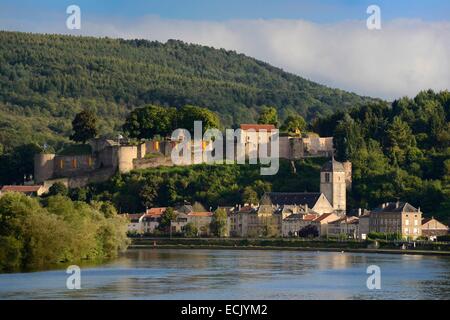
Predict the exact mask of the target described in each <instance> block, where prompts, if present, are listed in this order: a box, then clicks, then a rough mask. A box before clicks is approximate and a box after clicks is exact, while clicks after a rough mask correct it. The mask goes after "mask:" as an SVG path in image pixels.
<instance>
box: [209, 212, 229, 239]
mask: <svg viewBox="0 0 450 320" xmlns="http://www.w3.org/2000/svg"><path fill="white" fill-rule="evenodd" d="M211 230H212V233H213V235H215V236H217V237H225V236H226V235H227V234H228V230H227V212H226V211H225V210H224V209H221V208H220V209H217V210H216V211H214V214H213V217H212V221H211Z"/></svg>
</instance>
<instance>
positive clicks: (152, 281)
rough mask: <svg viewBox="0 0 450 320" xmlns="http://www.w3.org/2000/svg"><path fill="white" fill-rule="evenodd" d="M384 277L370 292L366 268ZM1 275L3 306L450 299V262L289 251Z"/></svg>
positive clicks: (204, 253)
mask: <svg viewBox="0 0 450 320" xmlns="http://www.w3.org/2000/svg"><path fill="white" fill-rule="evenodd" d="M370 265H376V266H378V267H380V271H381V289H373V290H369V289H368V288H367V285H366V281H367V278H368V277H369V276H370V275H368V274H367V273H366V271H367V267H368V266H370ZM65 271H66V270H65V269H63V270H50V271H42V272H29V273H11V274H0V299H258V300H259V299H390V300H391V299H448V298H450V257H442V256H421V255H400V254H372V253H341V252H301V251H282V250H205V249H151V248H150V249H129V250H128V251H126V252H125V253H123V254H121V256H120V257H119V258H117V259H115V260H113V261H110V262H108V263H105V264H102V265H95V266H85V267H82V268H81V289H79V290H69V289H67V287H66V280H67V277H68V276H69V275H68V274H66V272H65Z"/></svg>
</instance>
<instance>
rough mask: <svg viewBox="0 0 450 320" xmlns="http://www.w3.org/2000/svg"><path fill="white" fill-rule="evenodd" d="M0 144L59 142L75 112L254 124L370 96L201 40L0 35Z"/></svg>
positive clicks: (110, 129) (108, 119)
mask: <svg viewBox="0 0 450 320" xmlns="http://www.w3.org/2000/svg"><path fill="white" fill-rule="evenodd" d="M0 42H1V44H2V45H1V46H0V128H1V129H2V130H1V131H0V147H1V146H2V145H3V146H4V147H6V148H9V147H13V146H18V145H21V144H23V143H28V142H35V143H38V144H40V145H43V144H44V143H47V144H48V145H50V146H53V147H55V149H59V148H61V145H62V143H63V142H64V141H67V137H68V136H69V135H70V131H71V125H70V121H71V120H72V119H73V117H74V115H75V114H76V113H77V112H79V111H80V110H81V109H83V108H89V109H91V110H92V111H94V112H95V113H96V114H97V115H98V118H99V119H100V132H101V133H102V134H103V135H111V134H112V133H114V132H117V131H119V130H120V127H121V125H122V123H123V120H124V117H125V116H126V114H128V113H129V111H130V110H132V109H133V108H135V107H139V106H142V105H145V104H150V103H153V104H160V105H163V106H174V107H180V106H183V105H185V104H193V105H198V106H202V107H207V108H209V109H210V110H213V111H215V112H216V113H217V114H218V115H219V116H220V117H221V120H222V122H223V124H224V125H226V126H232V125H236V124H239V123H242V122H253V121H255V120H256V117H257V113H258V110H259V108H260V107H261V106H263V105H273V106H275V107H276V108H277V109H278V111H279V114H280V116H281V118H285V117H286V115H288V114H289V113H290V112H293V111H295V112H298V113H300V114H301V115H303V116H304V117H306V118H307V119H312V118H315V117H319V116H326V115H330V114H332V113H333V112H334V111H337V110H344V109H347V108H349V107H354V106H359V105H361V104H364V103H365V102H369V101H371V100H373V99H370V98H365V97H360V96H358V95H356V94H352V93H348V92H345V91H342V90H338V89H331V88H328V87H325V86H322V85H319V84H317V83H314V82H311V81H308V80H306V79H303V78H301V77H298V76H296V75H293V74H290V73H287V72H284V71H283V70H281V69H278V68H275V67H273V66H271V65H269V64H267V63H264V62H262V61H258V60H256V59H253V58H250V57H247V56H245V55H243V54H237V53H236V52H233V51H226V50H223V49H220V50H218V49H213V48H209V47H205V46H200V45H193V44H186V43H183V42H181V41H175V40H169V41H167V42H166V43H160V42H156V41H146V40H122V39H109V38H101V39H100V38H92V37H75V36H64V35H41V34H29V33H18V32H0Z"/></svg>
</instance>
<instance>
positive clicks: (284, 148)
mask: <svg viewBox="0 0 450 320" xmlns="http://www.w3.org/2000/svg"><path fill="white" fill-rule="evenodd" d="M279 154H280V158H283V159H290V158H291V145H290V141H289V137H280V138H279Z"/></svg>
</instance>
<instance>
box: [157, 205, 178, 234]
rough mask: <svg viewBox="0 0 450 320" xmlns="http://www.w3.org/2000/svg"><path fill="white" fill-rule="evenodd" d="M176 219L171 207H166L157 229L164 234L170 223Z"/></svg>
mask: <svg viewBox="0 0 450 320" xmlns="http://www.w3.org/2000/svg"><path fill="white" fill-rule="evenodd" d="M176 219H177V213H176V212H175V210H174V209H173V208H171V207H168V208H167V209H166V211H164V213H163V214H162V215H161V221H160V222H159V226H158V229H159V230H161V231H164V232H168V231H169V229H170V225H171V223H172V221H174V220H176Z"/></svg>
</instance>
